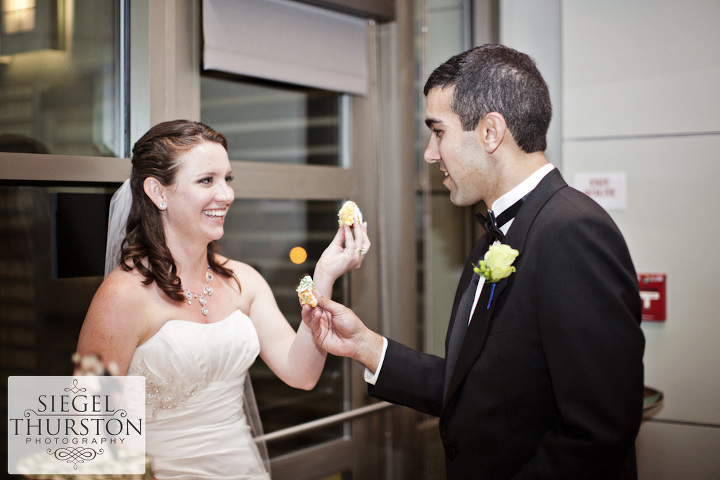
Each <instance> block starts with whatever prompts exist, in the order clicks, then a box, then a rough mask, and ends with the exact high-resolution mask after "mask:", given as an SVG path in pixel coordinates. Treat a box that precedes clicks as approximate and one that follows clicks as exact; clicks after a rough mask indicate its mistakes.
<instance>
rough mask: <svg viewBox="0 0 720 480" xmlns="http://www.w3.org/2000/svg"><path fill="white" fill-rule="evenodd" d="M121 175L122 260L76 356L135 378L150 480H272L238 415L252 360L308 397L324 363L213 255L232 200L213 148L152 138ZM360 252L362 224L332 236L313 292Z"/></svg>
mask: <svg viewBox="0 0 720 480" xmlns="http://www.w3.org/2000/svg"><path fill="white" fill-rule="evenodd" d="M132 165H133V167H132V174H131V177H130V180H129V184H127V183H126V185H125V186H124V187H123V188H128V186H129V191H130V193H131V198H132V206H131V207H130V212H129V216H128V218H127V229H126V230H125V231H124V232H123V235H125V239H124V241H123V242H122V244H121V246H122V251H121V254H120V257H119V261H116V263H115V265H116V266H117V268H114V270H112V272H111V273H110V274H109V275H108V276H107V277H106V278H105V280H104V281H103V283H102V284H101V285H100V288H99V289H98V291H97V292H96V294H95V296H94V298H93V300H92V303H91V305H90V308H89V310H88V313H87V316H86V318H85V321H84V323H83V326H82V329H81V331H80V336H79V340H78V347H77V350H78V353H79V354H81V355H90V354H98V355H100V357H101V358H102V359H103V362H104V363H105V364H110V363H115V364H116V366H117V370H118V374H119V375H143V376H145V379H146V407H147V408H146V415H147V420H146V422H147V434H146V451H147V454H148V455H149V456H150V458H151V460H152V468H153V473H154V475H155V476H156V477H157V478H159V479H162V478H177V479H180V478H183V479H184V478H187V479H189V478H228V479H229V478H233V479H266V478H269V474H268V473H267V470H266V468H265V467H264V465H263V459H262V458H261V456H260V455H259V452H258V449H257V447H256V446H255V444H254V442H253V440H252V437H251V432H250V426H249V425H248V419H247V418H246V415H245V413H244V411H243V398H244V396H243V387H244V386H246V385H245V379H246V377H247V371H248V368H249V367H250V365H251V364H252V363H253V362H254V360H255V358H256V357H257V355H258V354H259V355H260V357H261V358H262V359H263V360H264V361H265V363H266V364H267V365H268V366H269V367H270V369H271V370H272V371H273V372H274V373H275V374H276V375H277V376H278V377H279V378H280V379H281V380H282V381H283V382H285V383H287V384H288V385H290V386H292V387H295V388H301V389H305V390H309V389H312V388H313V387H314V386H315V384H316V383H317V381H318V379H319V377H320V374H321V372H322V369H323V366H324V363H325V356H326V353H325V352H324V351H323V350H321V349H320V348H318V347H317V346H316V344H315V342H314V341H313V338H312V333H311V331H310V329H309V328H308V327H307V326H306V325H305V324H304V323H301V324H300V326H299V328H298V330H297V331H295V330H293V328H292V327H291V326H290V324H289V323H288V322H287V320H286V319H285V318H284V316H283V314H282V313H281V312H280V310H279V308H278V306H277V304H276V302H275V298H274V297H273V294H272V292H271V290H270V287H269V286H268V284H267V282H266V281H265V280H264V279H263V277H262V276H260V274H259V273H258V272H257V271H256V270H254V269H253V268H252V267H250V266H249V265H247V264H245V263H242V262H239V261H235V260H231V259H228V258H224V257H222V256H221V255H219V254H217V253H216V252H215V245H216V241H217V240H218V239H220V238H221V237H222V235H223V224H224V221H225V215H226V214H227V211H228V208H229V207H230V205H231V204H232V202H233V199H234V193H233V189H232V187H231V186H230V182H231V181H232V178H233V176H232V171H231V167H230V162H229V160H228V155H227V141H226V139H225V137H224V136H223V135H222V134H220V133H218V132H216V131H215V130H213V129H211V128H210V127H208V126H206V125H203V124H201V123H197V122H190V121H184V120H177V121H170V122H164V123H161V124H158V125H156V126H154V127H152V128H151V129H150V130H149V131H148V132H147V133H146V134H145V135H144V136H143V137H142V138H141V139H140V140H139V141H138V142H137V143H136V144H135V146H134V147H133V156H132ZM121 190H122V188H121ZM111 217H112V215H111ZM112 222H113V218H111V224H112ZM110 236H111V235H109V237H110ZM121 237H122V235H121ZM111 240H112V238H109V239H108V242H109V244H110V242H111ZM369 248H370V241H369V239H368V236H367V224H366V223H361V222H360V221H359V219H357V218H356V221H355V225H354V226H353V227H352V228H351V227H347V226H343V227H341V228H340V229H339V230H338V232H337V235H336V236H335V238H334V239H333V241H332V243H331V244H330V245H329V246H328V247H327V249H326V250H325V251H324V252H323V254H322V256H321V257H320V259H319V260H318V263H317V265H316V267H315V272H314V282H315V288H316V290H317V291H318V292H320V293H321V294H322V295H325V296H328V297H329V296H330V294H331V292H332V286H333V283H334V282H335V280H336V279H337V278H339V277H340V276H341V275H343V274H344V273H346V272H349V271H350V270H353V269H356V268H359V267H360V265H361V263H362V260H363V255H364V254H365V252H366V251H367V249H369Z"/></svg>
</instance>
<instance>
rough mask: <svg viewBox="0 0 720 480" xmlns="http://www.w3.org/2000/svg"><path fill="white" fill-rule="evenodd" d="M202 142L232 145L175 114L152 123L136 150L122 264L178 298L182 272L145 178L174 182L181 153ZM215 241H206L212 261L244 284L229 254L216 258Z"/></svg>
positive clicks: (224, 273)
mask: <svg viewBox="0 0 720 480" xmlns="http://www.w3.org/2000/svg"><path fill="white" fill-rule="evenodd" d="M203 142H214V143H219V144H220V145H222V146H223V148H225V150H226V151H227V148H228V146H227V139H226V138H225V136H224V135H223V134H221V133H219V132H217V131H215V130H213V129H212V128H210V127H208V126H207V125H204V124H202V123H199V122H192V121H188V120H173V121H169V122H163V123H159V124H157V125H155V126H154V127H152V128H151V129H150V130H148V132H147V133H146V134H145V135H143V136H142V138H141V139H140V140H138V141H137V143H135V146H133V150H132V174H131V175H130V189H131V191H132V198H133V200H132V207H130V214H129V216H128V221H127V230H126V235H125V239H124V240H123V243H122V252H121V254H120V267H121V268H122V269H123V270H125V271H130V270H133V269H137V270H138V271H139V272H140V273H141V274H142V275H143V276H144V277H145V279H144V280H143V283H144V284H145V285H149V284H151V283H152V282H156V283H157V284H158V286H159V287H160V288H161V289H162V291H163V292H165V293H166V294H167V295H168V296H169V297H170V298H172V299H174V300H183V298H184V297H183V294H182V287H181V285H180V277H178V275H177V266H176V265H175V259H174V258H173V256H172V253H171V252H170V249H169V248H168V247H167V245H166V243H165V230H164V229H163V223H162V218H161V217H160V210H158V208H157V207H156V206H155V204H154V203H153V202H152V201H151V200H150V198H149V197H148V196H147V195H146V194H145V190H144V188H143V183H144V182H145V179H146V178H148V177H153V178H155V179H157V180H158V181H159V182H160V183H161V184H162V185H164V186H169V185H172V184H173V183H174V182H175V175H176V174H177V171H178V168H179V166H180V165H179V162H178V158H180V157H181V156H182V155H184V154H185V153H187V152H189V151H190V150H192V149H193V148H195V147H197V146H198V145H200V144H201V143H203ZM216 247H217V242H216V241H212V242H210V243H209V244H208V246H207V262H208V265H210V268H211V269H212V271H214V272H216V273H217V274H219V275H222V276H224V277H227V278H232V279H234V280H235V282H236V283H237V285H238V287H240V280H238V278H237V276H236V275H235V273H233V271H232V270H230V269H229V268H226V267H225V266H224V265H225V263H227V260H226V261H225V262H224V263H220V262H218V261H217V260H216V259H215V250H216ZM143 260H146V264H145V263H143Z"/></svg>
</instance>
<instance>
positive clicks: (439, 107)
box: [425, 87, 494, 207]
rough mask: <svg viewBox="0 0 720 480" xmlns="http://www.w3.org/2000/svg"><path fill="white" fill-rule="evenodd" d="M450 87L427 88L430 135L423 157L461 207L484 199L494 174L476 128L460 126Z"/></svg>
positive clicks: (453, 200)
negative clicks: (433, 165) (434, 167)
mask: <svg viewBox="0 0 720 480" xmlns="http://www.w3.org/2000/svg"><path fill="white" fill-rule="evenodd" d="M454 90H455V88H454V87H446V88H442V89H441V88H433V89H432V90H430V91H429V92H428V95H427V106H426V108H425V124H426V125H427V126H428V128H429V129H430V132H431V135H430V140H429V142H428V145H427V148H426V149H425V161H426V162H428V163H437V164H438V165H439V167H440V171H441V172H443V173H444V174H445V179H444V180H443V186H445V188H447V189H448V190H449V191H450V201H451V202H452V203H453V204H454V205H457V206H461V207H464V206H469V205H474V204H476V203H478V202H479V201H480V200H485V196H486V195H487V193H488V192H489V191H490V189H491V188H492V182H494V174H493V168H492V163H491V162H490V160H489V157H488V154H487V152H486V149H485V146H484V144H483V143H482V141H481V136H480V134H479V129H475V130H470V131H466V130H463V128H462V123H461V121H460V117H459V116H458V115H457V114H456V113H455V112H453V111H452V109H451V105H452V99H453V92H454Z"/></svg>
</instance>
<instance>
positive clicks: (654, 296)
mask: <svg viewBox="0 0 720 480" xmlns="http://www.w3.org/2000/svg"><path fill="white" fill-rule="evenodd" d="M637 277H638V284H639V285H640V300H641V301H642V319H643V320H650V321H655V322H664V321H665V318H666V313H665V298H666V297H665V283H666V282H665V280H666V275H665V274H664V273H638V276H637Z"/></svg>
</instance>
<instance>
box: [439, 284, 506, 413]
mask: <svg viewBox="0 0 720 480" xmlns="http://www.w3.org/2000/svg"><path fill="white" fill-rule="evenodd" d="M507 282H508V280H507V279H506V278H504V279H502V280H500V281H499V282H497V283H494V284H493V283H488V282H486V283H485V284H484V285H483V289H482V293H481V295H480V299H479V300H478V303H477V306H476V307H475V312H474V313H473V316H472V320H471V321H470V325H469V326H468V328H467V332H466V333H465V339H464V340H463V342H462V346H461V347H460V352H458V358H457V362H456V363H455V368H454V370H453V372H452V376H451V377H450V383H449V385H448V388H447V392H446V394H445V400H444V403H445V404H447V402H448V400H449V399H450V398H452V396H453V394H454V393H455V391H456V390H457V388H458V386H459V385H460V383H462V380H463V379H464V378H465V376H467V374H468V372H469V371H470V368H471V367H472V365H473V363H475V360H476V359H477V357H478V356H479V355H480V352H481V351H482V349H483V346H484V345H485V339H486V338H487V333H488V330H489V329H490V324H491V322H492V315H493V311H494V310H495V305H497V299H498V298H499V297H500V295H501V294H502V292H503V290H505V287H506V286H507Z"/></svg>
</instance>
